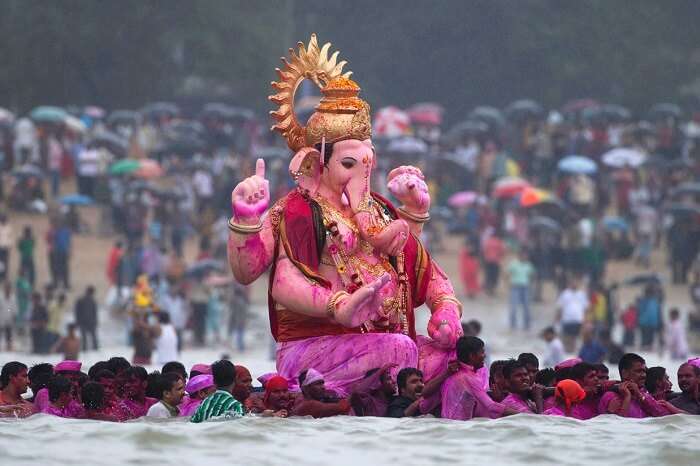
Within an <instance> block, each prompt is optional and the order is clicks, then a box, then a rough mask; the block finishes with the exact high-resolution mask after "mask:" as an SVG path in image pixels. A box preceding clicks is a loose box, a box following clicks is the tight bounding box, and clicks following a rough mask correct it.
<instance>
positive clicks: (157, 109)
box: [141, 102, 180, 118]
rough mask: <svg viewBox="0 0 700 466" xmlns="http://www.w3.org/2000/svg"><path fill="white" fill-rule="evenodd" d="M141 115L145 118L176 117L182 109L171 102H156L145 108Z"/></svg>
mask: <svg viewBox="0 0 700 466" xmlns="http://www.w3.org/2000/svg"><path fill="white" fill-rule="evenodd" d="M141 113H142V114H143V115H144V116H147V117H153V118H160V117H162V116H169V117H174V116H177V115H179V114H180V108H179V107H178V106H177V105H175V104H173V103H170V102H154V103H151V104H148V105H146V106H145V107H143V109H141Z"/></svg>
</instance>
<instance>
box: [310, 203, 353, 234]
mask: <svg viewBox="0 0 700 466" xmlns="http://www.w3.org/2000/svg"><path fill="white" fill-rule="evenodd" d="M314 200H315V201H316V202H318V205H320V206H321V209H322V210H323V213H324V214H325V215H324V217H327V218H324V220H335V221H336V223H342V224H343V225H345V226H346V227H348V228H349V229H350V230H352V232H353V233H355V234H356V235H359V233H360V230H359V228H358V227H357V225H356V224H355V222H354V221H353V220H352V219H350V218H347V217H346V216H345V215H343V213H342V212H340V211H339V210H338V209H336V208H335V207H333V206H332V205H331V204H330V203H329V202H328V201H326V200H325V199H323V198H322V197H320V196H316V197H315V198H314ZM326 223H327V222H326ZM326 226H327V225H326Z"/></svg>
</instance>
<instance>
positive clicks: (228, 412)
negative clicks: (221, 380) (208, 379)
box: [190, 390, 245, 422]
mask: <svg viewBox="0 0 700 466" xmlns="http://www.w3.org/2000/svg"><path fill="white" fill-rule="evenodd" d="M244 414H245V412H244V410H243V405H242V404H241V403H240V402H239V401H238V400H236V399H235V398H234V397H233V395H231V394H230V393H229V392H226V391H224V390H217V391H215V392H214V393H212V394H211V395H209V396H208V397H207V398H205V399H204V401H202V404H200V405H199V408H197V411H195V413H194V415H192V418H191V419H190V421H191V422H203V421H206V420H208V419H212V418H215V417H220V416H223V417H224V418H226V419H233V418H237V417H241V416H243V415H244Z"/></svg>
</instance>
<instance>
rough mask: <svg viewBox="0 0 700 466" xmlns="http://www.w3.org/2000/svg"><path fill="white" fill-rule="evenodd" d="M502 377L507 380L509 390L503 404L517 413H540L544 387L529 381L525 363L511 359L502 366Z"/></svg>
mask: <svg viewBox="0 0 700 466" xmlns="http://www.w3.org/2000/svg"><path fill="white" fill-rule="evenodd" d="M503 377H505V379H506V380H507V381H508V389H509V392H510V393H509V394H508V396H507V397H505V399H504V400H503V401H502V404H503V405H505V406H507V407H509V408H511V409H513V410H514V411H517V412H519V413H529V414H540V413H542V411H543V410H542V391H543V389H544V387H542V385H538V384H533V383H532V382H531V380H530V374H529V373H528V370H527V367H526V366H525V364H523V363H522V362H520V361H518V360H515V359H511V360H510V361H508V362H507V363H506V365H505V366H503ZM531 398H533V399H534V401H533V400H532V399H531Z"/></svg>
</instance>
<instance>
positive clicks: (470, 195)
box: [447, 191, 479, 209]
mask: <svg viewBox="0 0 700 466" xmlns="http://www.w3.org/2000/svg"><path fill="white" fill-rule="evenodd" d="M478 198H479V194H478V193H475V192H474V191H460V192H457V193H454V194H453V195H451V196H450V197H449V198H448V199H447V205H449V206H450V207H454V208H455V209H458V208H460V207H464V206H468V205H471V204H473V203H474V202H475V201H476V200H477V199H478Z"/></svg>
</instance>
